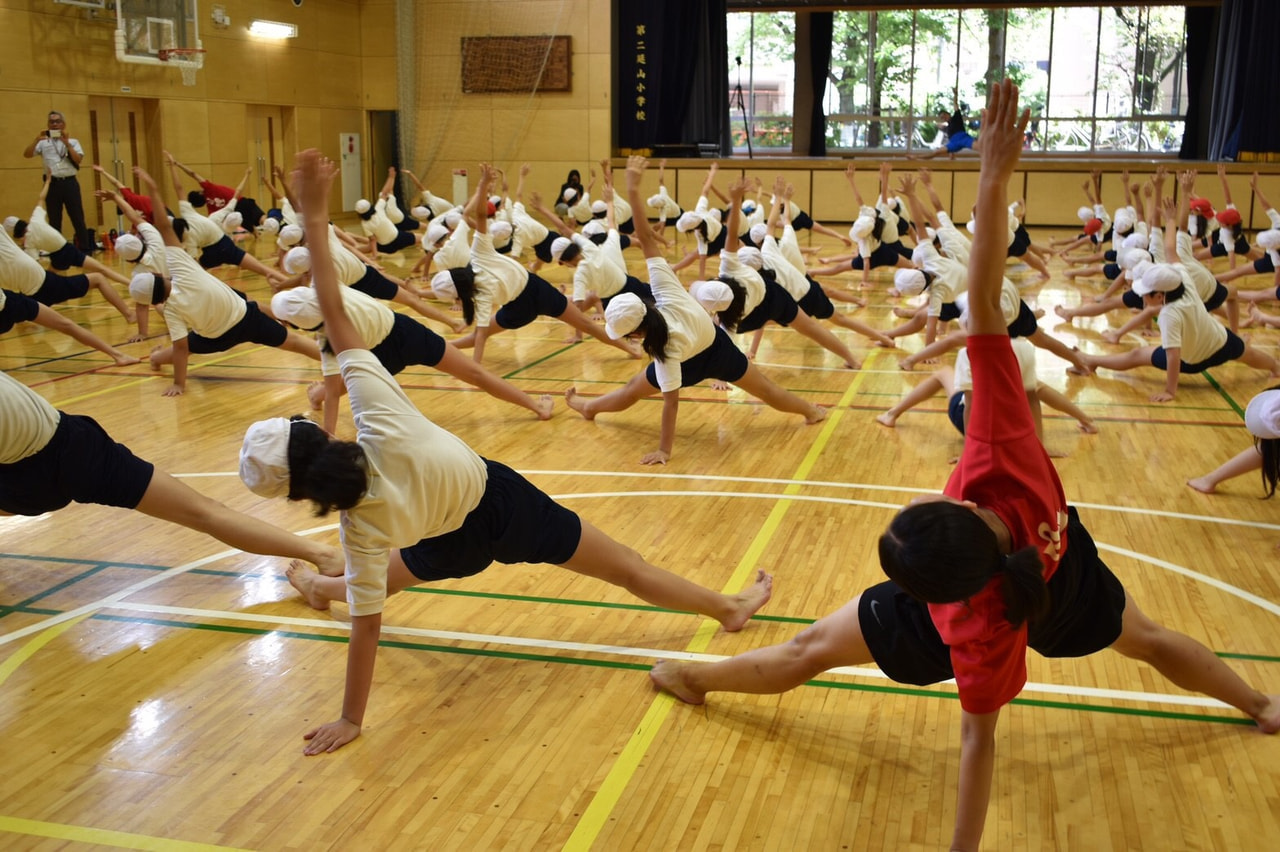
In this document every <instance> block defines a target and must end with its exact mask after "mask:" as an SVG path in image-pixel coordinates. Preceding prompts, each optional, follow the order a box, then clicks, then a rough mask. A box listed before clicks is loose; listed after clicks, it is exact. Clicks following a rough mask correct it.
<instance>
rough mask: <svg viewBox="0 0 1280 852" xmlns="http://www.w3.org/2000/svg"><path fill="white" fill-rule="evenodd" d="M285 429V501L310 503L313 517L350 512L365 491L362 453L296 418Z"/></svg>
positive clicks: (354, 446) (357, 447)
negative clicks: (314, 514)
mask: <svg viewBox="0 0 1280 852" xmlns="http://www.w3.org/2000/svg"><path fill="white" fill-rule="evenodd" d="M292 421H293V422H292V424H291V425H290V428H289V451H288V452H289V456H288V457H289V499H290V500H310V501H311V502H312V503H313V504H314V505H315V510H316V515H317V516H321V515H327V514H329V513H330V512H332V511H333V510H334V509H352V508H354V507H355V506H356V505H357V504H358V503H359V502H360V500H361V498H363V497H364V493H365V491H367V490H368V489H369V474H368V472H367V470H366V462H365V456H364V450H363V449H361V448H360V445H359V444H357V443H355V442H354V441H337V440H334V439H332V438H330V437H329V436H328V435H327V434H326V433H325V431H324V430H323V429H321V428H320V427H319V426H317V425H316V424H314V423H312V422H311V421H310V420H307V419H305V418H303V417H302V416H301V415H297V416H295V417H293V418H292Z"/></svg>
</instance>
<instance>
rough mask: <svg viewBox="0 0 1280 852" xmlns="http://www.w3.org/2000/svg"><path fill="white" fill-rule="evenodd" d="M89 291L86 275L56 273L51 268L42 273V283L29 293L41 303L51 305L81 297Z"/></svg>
mask: <svg viewBox="0 0 1280 852" xmlns="http://www.w3.org/2000/svg"><path fill="white" fill-rule="evenodd" d="M88 292H89V276H88V275H57V274H55V273H54V272H53V270H51V269H46V270H45V273H44V283H43V284H41V285H40V289H39V290H37V291H35V292H34V293H32V294H31V298H33V299H35V300H36V301H37V302H39V303H40V304H42V305H48V306H49V307H53V306H54V305H60V304H62V303H63V302H69V301H71V300H72V299H83V298H84V296H85V294H86V293H88Z"/></svg>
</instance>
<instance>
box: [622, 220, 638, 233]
mask: <svg viewBox="0 0 1280 852" xmlns="http://www.w3.org/2000/svg"><path fill="white" fill-rule="evenodd" d="M635 232H636V220H635V219H634V218H632V219H628V220H627V221H625V222H619V223H618V233H619V234H634V233H635Z"/></svg>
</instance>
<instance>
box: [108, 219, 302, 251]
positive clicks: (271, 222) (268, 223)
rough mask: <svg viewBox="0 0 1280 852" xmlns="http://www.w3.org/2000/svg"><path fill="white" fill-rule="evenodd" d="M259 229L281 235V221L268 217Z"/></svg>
mask: <svg viewBox="0 0 1280 852" xmlns="http://www.w3.org/2000/svg"><path fill="white" fill-rule="evenodd" d="M258 227H259V228H261V229H262V231H263V233H266V234H278V233H280V220H279V219H272V218H271V217H270V216H267V217H266V218H265V219H263V220H262V222H261V224H259V225H258ZM118 244H119V241H117V245H118Z"/></svg>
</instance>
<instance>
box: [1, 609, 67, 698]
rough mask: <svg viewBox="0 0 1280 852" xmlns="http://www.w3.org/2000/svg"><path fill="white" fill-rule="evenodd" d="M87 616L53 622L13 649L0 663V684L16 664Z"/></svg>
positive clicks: (22, 661)
mask: <svg viewBox="0 0 1280 852" xmlns="http://www.w3.org/2000/svg"><path fill="white" fill-rule="evenodd" d="M88 617H89V613H85V614H84V615H82V616H80V617H79V618H72V619H69V620H67V621H63V622H60V623H58V624H55V625H54V626H52V627H50V628H49V629H48V630H45V631H43V632H41V633H40V634H39V635H37V636H36V638H34V639H32V640H31V641H30V642H28V643H27V644H25V645H23V646H22V647H21V648H19V649H18V650H16V651H14V652H13V656H11V657H10V658H9V659H7V660H5V661H4V662H3V663H0V686H3V685H4V682H5V681H6V680H8V679H9V676H10V675H11V674H13V673H14V672H15V671H17V670H18V666H20V665H22V664H23V663H25V662H26V661H27V660H29V659H31V657H32V655H34V654H35V652H36V651H39V650H40V649H41V648H43V647H44V646H45V645H48V644H49V643H50V642H52V641H53V640H54V639H57V638H58V637H59V636H61V635H62V634H63V633H65V632H67V630H69V629H71V628H72V627H73V626H75V625H77V624H79V623H80V622H82V621H84V620H85V619H86V618H88Z"/></svg>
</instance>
